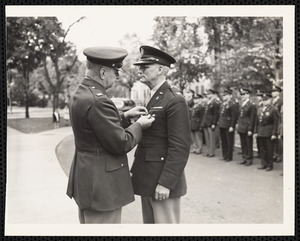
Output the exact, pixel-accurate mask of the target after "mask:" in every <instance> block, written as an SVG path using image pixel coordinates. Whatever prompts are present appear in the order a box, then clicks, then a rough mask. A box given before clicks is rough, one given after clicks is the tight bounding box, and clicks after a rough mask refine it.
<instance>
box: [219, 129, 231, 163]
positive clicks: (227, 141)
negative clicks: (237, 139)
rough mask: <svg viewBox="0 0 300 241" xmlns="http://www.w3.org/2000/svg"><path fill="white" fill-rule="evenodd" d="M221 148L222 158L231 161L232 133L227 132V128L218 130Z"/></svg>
mask: <svg viewBox="0 0 300 241" xmlns="http://www.w3.org/2000/svg"><path fill="white" fill-rule="evenodd" d="M220 137H221V147H222V155H223V158H226V159H227V160H232V153H233V145H234V131H233V132H229V129H227V128H220Z"/></svg>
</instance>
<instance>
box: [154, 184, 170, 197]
mask: <svg viewBox="0 0 300 241" xmlns="http://www.w3.org/2000/svg"><path fill="white" fill-rule="evenodd" d="M169 195H170V189H169V188H166V187H164V186H162V185H160V184H157V186H156V189H155V194H154V198H155V199H156V200H159V201H163V200H166V199H168V198H169Z"/></svg>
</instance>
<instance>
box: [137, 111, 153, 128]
mask: <svg viewBox="0 0 300 241" xmlns="http://www.w3.org/2000/svg"><path fill="white" fill-rule="evenodd" d="M154 120H155V118H154V117H153V116H151V115H150V114H148V115H144V116H141V117H140V118H139V119H138V120H137V121H136V122H138V123H140V124H141V126H142V128H143V129H147V128H149V127H150V126H151V125H152V122H153V121H154Z"/></svg>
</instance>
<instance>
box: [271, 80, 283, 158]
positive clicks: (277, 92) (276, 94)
mask: <svg viewBox="0 0 300 241" xmlns="http://www.w3.org/2000/svg"><path fill="white" fill-rule="evenodd" d="M281 92H282V89H281V88H280V87H279V86H276V85H275V86H274V87H273V89H272V97H273V100H272V105H273V106H274V107H276V108H277V110H278V112H279V113H282V105H283V100H282V95H281ZM280 116H281V118H280V119H279V124H278V128H279V129H278V134H279V135H280V136H278V138H277V139H276V140H275V141H274V155H273V159H274V162H281V161H282V154H283V141H282V139H283V138H282V137H283V136H282V115H280Z"/></svg>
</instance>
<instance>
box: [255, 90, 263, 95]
mask: <svg viewBox="0 0 300 241" xmlns="http://www.w3.org/2000/svg"><path fill="white" fill-rule="evenodd" d="M263 94H264V92H263V91H262V90H257V91H256V96H263Z"/></svg>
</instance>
